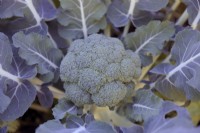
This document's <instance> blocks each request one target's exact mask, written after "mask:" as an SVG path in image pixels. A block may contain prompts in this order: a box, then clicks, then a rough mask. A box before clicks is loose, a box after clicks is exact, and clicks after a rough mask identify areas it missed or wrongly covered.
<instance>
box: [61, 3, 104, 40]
mask: <svg viewBox="0 0 200 133" xmlns="http://www.w3.org/2000/svg"><path fill="white" fill-rule="evenodd" d="M60 2H61V7H62V9H63V10H62V11H61V13H60V15H59V16H58V22H59V23H60V24H61V25H62V27H60V29H59V33H60V35H61V36H62V37H64V38H68V39H75V38H82V37H83V36H84V38H86V37H87V36H88V34H93V33H96V32H98V31H99V30H100V29H104V28H105V27H106V20H105V17H104V15H105V13H106V10H107V7H106V5H105V3H104V2H102V1H101V0H60Z"/></svg>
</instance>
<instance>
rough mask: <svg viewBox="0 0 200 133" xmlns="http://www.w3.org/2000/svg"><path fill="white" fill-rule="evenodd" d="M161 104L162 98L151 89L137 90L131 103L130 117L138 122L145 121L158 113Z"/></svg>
mask: <svg viewBox="0 0 200 133" xmlns="http://www.w3.org/2000/svg"><path fill="white" fill-rule="evenodd" d="M162 104H163V100H162V99H161V98H159V97H158V96H156V95H155V94H154V93H153V92H151V90H138V91H137V92H136V96H135V98H134V103H133V105H132V113H131V114H130V116H131V119H134V120H135V121H139V122H141V121H143V120H144V121H146V120H148V119H149V118H150V117H152V116H154V115H157V114H158V113H159V111H160V109H161V108H162Z"/></svg>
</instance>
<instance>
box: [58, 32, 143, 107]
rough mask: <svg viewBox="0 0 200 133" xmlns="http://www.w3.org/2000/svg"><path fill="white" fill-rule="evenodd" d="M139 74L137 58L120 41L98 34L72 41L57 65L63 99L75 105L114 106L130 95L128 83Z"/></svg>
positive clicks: (139, 63)
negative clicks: (58, 65) (62, 87)
mask: <svg viewBox="0 0 200 133" xmlns="http://www.w3.org/2000/svg"><path fill="white" fill-rule="evenodd" d="M140 74H141V62H140V58H139V56H138V55H137V54H135V53H134V52H132V51H131V50H125V48H124V46H123V44H122V42H121V41H120V40H119V39H116V38H111V37H106V36H103V35H100V34H93V35H90V36H89V37H88V38H87V39H79V40H75V41H74V42H73V43H72V44H71V46H70V47H69V50H68V53H67V55H66V56H65V57H64V58H63V60H62V62H61V66H60V77H61V80H62V81H64V82H65V83H64V88H65V92H66V97H67V99H68V100H71V101H72V102H74V103H75V104H76V105H77V106H82V105H84V104H93V103H95V104H96V105H98V106H110V107H112V106H115V105H117V104H118V103H119V102H120V101H122V100H124V98H125V97H126V96H130V94H129V93H130V84H132V83H134V82H133V80H134V79H135V78H138V77H139V76H140ZM133 86H134V85H133Z"/></svg>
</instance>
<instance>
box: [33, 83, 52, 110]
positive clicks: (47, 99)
mask: <svg viewBox="0 0 200 133" xmlns="http://www.w3.org/2000/svg"><path fill="white" fill-rule="evenodd" d="M37 97H38V100H39V102H40V104H41V105H42V106H44V107H46V108H50V107H51V106H52V104H53V94H52V92H51V91H50V90H49V88H48V87H47V86H41V88H40V89H39V91H37Z"/></svg>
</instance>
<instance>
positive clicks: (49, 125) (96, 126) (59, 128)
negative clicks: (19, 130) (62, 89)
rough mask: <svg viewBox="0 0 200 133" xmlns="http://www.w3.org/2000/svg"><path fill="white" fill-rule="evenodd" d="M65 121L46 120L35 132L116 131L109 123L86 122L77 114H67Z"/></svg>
mask: <svg viewBox="0 0 200 133" xmlns="http://www.w3.org/2000/svg"><path fill="white" fill-rule="evenodd" d="M66 121H67V124H66V126H65V125H62V124H61V122H60V121H58V120H51V121H48V122H46V123H44V124H43V125H40V126H39V128H38V129H37V130H36V133H116V132H115V131H114V129H113V128H112V127H111V126H110V125H109V124H106V123H104V122H99V121H94V120H93V121H91V122H89V123H86V121H84V120H83V119H81V118H79V117H77V116H69V117H68V118H67V120H66Z"/></svg>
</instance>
